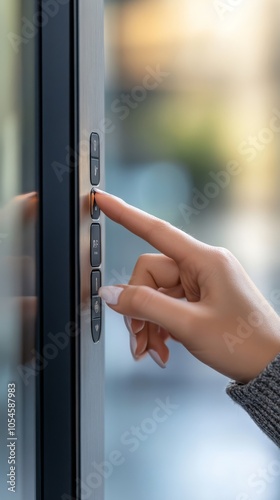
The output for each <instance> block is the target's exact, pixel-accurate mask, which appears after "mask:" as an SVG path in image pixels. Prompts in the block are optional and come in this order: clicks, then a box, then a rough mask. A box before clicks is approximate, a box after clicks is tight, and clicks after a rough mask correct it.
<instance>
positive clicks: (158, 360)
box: [148, 349, 166, 368]
mask: <svg viewBox="0 0 280 500" xmlns="http://www.w3.org/2000/svg"><path fill="white" fill-rule="evenodd" d="M148 353H149V354H150V356H151V358H152V359H153V360H154V362H155V363H156V364H157V365H158V366H160V367H161V368H166V364H165V363H164V362H163V361H162V359H161V357H160V355H159V354H158V353H157V352H156V351H153V349H150V350H149V351H148Z"/></svg>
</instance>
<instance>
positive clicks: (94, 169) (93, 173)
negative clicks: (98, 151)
mask: <svg viewBox="0 0 280 500" xmlns="http://www.w3.org/2000/svg"><path fill="white" fill-rule="evenodd" d="M90 182H91V184H92V185H93V186H97V185H98V184H99V182H100V161H99V159H98V158H91V159H90Z"/></svg>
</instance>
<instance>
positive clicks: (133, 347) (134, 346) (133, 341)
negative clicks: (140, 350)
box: [129, 333, 137, 359]
mask: <svg viewBox="0 0 280 500" xmlns="http://www.w3.org/2000/svg"><path fill="white" fill-rule="evenodd" d="M129 340H130V350H131V354H132V356H133V357H134V358H135V359H137V357H136V356H135V353H136V349H137V338H136V336H135V335H133V334H132V333H130V334H129Z"/></svg>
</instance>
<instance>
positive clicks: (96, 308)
mask: <svg viewBox="0 0 280 500" xmlns="http://www.w3.org/2000/svg"><path fill="white" fill-rule="evenodd" d="M100 316H101V298H100V297H92V299H91V318H92V319H96V318H100Z"/></svg>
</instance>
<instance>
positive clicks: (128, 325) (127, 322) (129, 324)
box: [124, 316, 145, 335]
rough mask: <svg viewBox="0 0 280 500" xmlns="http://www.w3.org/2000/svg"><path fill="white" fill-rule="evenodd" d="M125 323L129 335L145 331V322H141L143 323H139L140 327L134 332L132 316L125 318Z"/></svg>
mask: <svg viewBox="0 0 280 500" xmlns="http://www.w3.org/2000/svg"><path fill="white" fill-rule="evenodd" d="M124 322H125V326H126V328H127V329H128V331H129V333H132V334H133V335H135V334H136V333H139V332H141V330H143V328H144V326H145V321H141V323H139V326H137V327H136V328H134V329H133V330H132V318H131V317H130V316H124Z"/></svg>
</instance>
